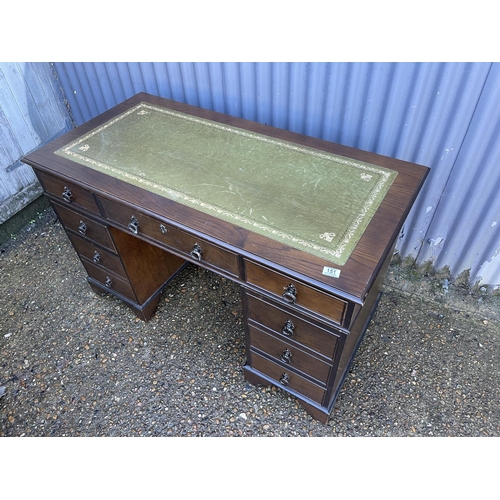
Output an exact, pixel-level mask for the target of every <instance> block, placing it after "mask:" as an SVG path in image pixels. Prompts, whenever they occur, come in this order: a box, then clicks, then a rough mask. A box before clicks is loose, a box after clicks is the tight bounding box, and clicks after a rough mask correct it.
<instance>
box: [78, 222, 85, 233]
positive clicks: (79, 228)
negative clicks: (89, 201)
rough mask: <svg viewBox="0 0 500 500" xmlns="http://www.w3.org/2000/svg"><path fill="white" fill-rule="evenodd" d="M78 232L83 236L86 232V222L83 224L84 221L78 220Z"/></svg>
mask: <svg viewBox="0 0 500 500" xmlns="http://www.w3.org/2000/svg"><path fill="white" fill-rule="evenodd" d="M78 232H79V233H80V234H83V236H85V234H86V233H87V224H85V222H83V221H82V220H81V221H80V225H79V226H78Z"/></svg>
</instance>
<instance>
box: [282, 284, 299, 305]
mask: <svg viewBox="0 0 500 500" xmlns="http://www.w3.org/2000/svg"><path fill="white" fill-rule="evenodd" d="M283 290H285V292H284V293H283V295H282V297H283V298H284V299H285V302H287V303H288V304H295V301H296V300H297V289H296V288H295V286H294V285H293V284H292V283H290V284H289V285H288V286H287V287H284V288H283Z"/></svg>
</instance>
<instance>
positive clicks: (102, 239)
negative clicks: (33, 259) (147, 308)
mask: <svg viewBox="0 0 500 500" xmlns="http://www.w3.org/2000/svg"><path fill="white" fill-rule="evenodd" d="M39 179H40V181H41V182H42V184H43V186H44V188H45V191H46V193H47V194H49V195H50V197H51V201H52V206H53V207H54V210H55V211H56V213H57V215H58V217H59V220H60V221H61V223H62V224H63V226H64V229H65V230H66V232H67V234H68V237H69V239H70V240H71V243H72V244H73V246H74V247H75V250H76V251H77V253H78V256H79V257H80V260H81V261H82V264H83V265H84V267H85V269H86V271H87V273H88V275H89V277H90V279H89V281H90V282H91V283H92V284H93V285H96V286H98V287H101V288H103V289H104V290H113V291H115V292H116V293H118V294H120V295H122V296H123V297H126V298H127V299H129V300H130V301H132V302H137V298H136V296H135V294H134V290H133V289H132V286H131V285H130V283H129V281H128V278H127V274H126V272H125V269H124V267H123V264H122V262H121V260H120V257H119V256H118V255H117V252H116V247H115V244H114V241H113V238H112V236H111V234H110V231H109V228H108V226H107V225H106V224H103V223H102V221H100V211H99V207H98V206H97V203H96V200H95V198H94V196H93V194H92V193H91V192H89V191H87V190H85V189H83V188H81V187H80V186H77V185H76V184H73V183H69V182H66V181H64V180H62V179H58V178H57V177H53V176H50V175H47V174H45V173H40V172H39ZM96 218H97V219H96Z"/></svg>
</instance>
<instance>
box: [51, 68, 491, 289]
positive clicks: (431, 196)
mask: <svg viewBox="0 0 500 500" xmlns="http://www.w3.org/2000/svg"><path fill="white" fill-rule="evenodd" d="M54 66H55V68H56V70H57V74H58V78H59V81H60V84H61V86H62V89H63V91H64V93H65V95H66V99H67V101H68V103H69V106H70V109H71V113H72V115H73V118H74V120H75V122H76V123H78V124H81V123H83V122H85V121H87V120H88V119H90V118H92V117H94V116H96V115H97V114H99V113H101V112H103V111H105V110H107V109H109V108H110V107H112V106H113V105H115V104H117V103H119V102H121V101H123V100H124V99H126V98H128V97H131V96H132V95H134V94H136V93H137V92H141V91H144V92H149V93H152V94H156V95H160V96H162V97H166V98H169V99H173V100H176V101H181V102H185V103H188V104H193V105H196V106H200V107H203V108H206V109H211V110H215V111H220V112H223V113H227V114H230V115H234V116H238V117H242V118H246V119H249V120H254V121H258V122H260V123H265V124H268V125H272V126H275V127H281V128H285V129H288V130H292V131H294V132H299V133H302V134H307V135H310V136H313V137H319V138H322V139H326V140H329V141H333V142H338V143H340V144H345V145H347V146H353V147H357V148H360V149H365V150H368V151H373V152H376V153H379V154H383V155H387V156H392V157H395V158H400V159H402V160H406V161H410V162H415V163H420V164H423V165H426V166H429V167H430V168H431V172H430V175H429V177H428V179H427V181H426V184H425V186H424V189H423V191H422V193H421V194H420V196H419V197H418V200H417V202H416V204H415V206H414V207H413V209H412V210H411V212H410V214H409V216H408V218H407V220H406V223H405V225H404V228H403V231H402V233H401V237H400V239H399V242H398V246H397V248H398V251H399V253H400V255H401V257H402V258H406V257H410V258H414V259H415V262H416V263H420V264H423V263H428V262H430V263H431V264H432V265H433V266H435V268H436V269H441V268H444V267H448V268H449V269H450V271H451V273H452V275H453V276H458V275H460V274H461V273H463V272H468V273H469V274H470V281H471V283H476V282H478V283H482V284H487V285H491V286H493V287H498V286H500V215H499V213H500V197H498V196H497V195H496V193H498V191H499V188H500V167H499V164H500V146H499V145H498V141H497V140H496V138H497V137H498V133H499V127H500V105H499V103H500V98H499V97H500V96H499V92H500V90H499V88H500V76H499V72H500V69H499V68H500V63H467V62H452V63H447V62H442V63H425V62H422V63H413V62H411V63H410V62H408V63H405V62H398V63H393V62H377V63H371V62H365V63H363V62H353V63H349V62H345V63H335V62H314V63H313V62H265V63H262V62H244V63H238V62H232V63H226V62H154V63H150V62H106V63H102V62H101V63H92V62H86V63H81V62H64V63H54Z"/></svg>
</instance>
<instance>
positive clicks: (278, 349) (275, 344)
mask: <svg viewBox="0 0 500 500" xmlns="http://www.w3.org/2000/svg"><path fill="white" fill-rule="evenodd" d="M248 331H249V335H250V347H251V348H255V349H258V350H259V351H262V352H265V353H266V354H268V355H269V356H272V357H273V358H274V359H276V360H278V361H281V362H282V363H285V364H286V365H288V366H290V367H291V368H295V369H296V370H299V371H301V372H303V373H305V374H306V375H309V376H310V377H313V378H315V379H316V380H317V381H318V382H320V383H322V384H327V383H328V376H329V375H330V369H331V365H329V364H328V363H325V362H324V361H321V360H320V359H318V358H315V357H314V356H311V355H310V354H307V353H306V352H304V351H302V350H301V349H299V348H297V347H295V346H294V345H291V344H289V343H287V342H284V341H282V340H280V339H278V338H276V337H274V336H272V335H269V334H267V333H265V332H263V331H262V330H260V329H258V328H256V327H255V326H253V325H249V326H248Z"/></svg>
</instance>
